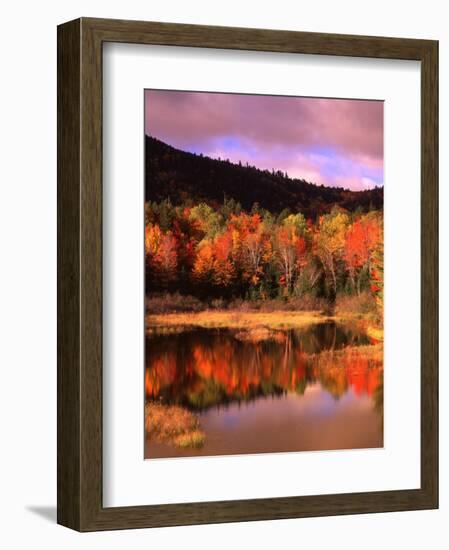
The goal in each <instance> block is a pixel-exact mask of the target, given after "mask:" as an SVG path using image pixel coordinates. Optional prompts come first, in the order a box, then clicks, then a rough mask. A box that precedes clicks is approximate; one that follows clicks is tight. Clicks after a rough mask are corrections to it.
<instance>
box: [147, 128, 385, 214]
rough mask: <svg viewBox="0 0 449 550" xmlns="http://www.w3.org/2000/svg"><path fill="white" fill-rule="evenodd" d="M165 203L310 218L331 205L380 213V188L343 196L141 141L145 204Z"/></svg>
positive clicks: (332, 189)
mask: <svg viewBox="0 0 449 550" xmlns="http://www.w3.org/2000/svg"><path fill="white" fill-rule="evenodd" d="M167 198H169V199H170V201H171V203H172V204H173V205H174V206H178V205H189V204H191V205H194V204H198V203H201V202H204V203H206V204H209V205H210V206H212V207H213V208H218V207H220V206H221V205H222V204H223V202H224V199H225V198H226V199H233V200H234V201H235V202H236V203H240V205H241V207H242V208H243V209H244V210H246V211H251V209H252V208H253V205H254V203H257V205H258V206H259V207H260V208H264V209H267V210H269V211H270V212H271V213H273V214H279V213H280V212H281V211H283V210H285V209H289V210H290V211H291V212H301V213H302V214H303V215H304V216H305V217H306V218H312V219H315V218H316V217H317V216H319V215H320V214H324V213H327V212H330V210H331V209H332V208H333V207H335V206H340V207H341V208H343V209H345V210H348V211H350V212H353V211H355V210H359V211H362V212H368V211H369V210H382V208H383V189H382V188H381V187H379V188H375V189H371V190H366V191H357V192H355V191H349V190H345V189H342V188H336V187H325V186H322V185H314V184H312V183H309V182H307V181H305V180H301V179H292V178H289V177H288V176H287V175H286V174H285V173H283V172H281V171H273V172H269V171H268V170H259V169H258V168H255V167H253V166H245V165H242V164H233V163H231V162H229V161H228V160H215V159H211V158H209V157H205V156H202V155H195V154H192V153H187V152H185V151H180V150H178V149H175V148H173V147H171V146H169V145H167V144H165V143H163V142H162V141H159V140H157V139H155V138H152V137H149V136H146V139H145V200H146V201H155V202H161V201H163V200H165V199H167Z"/></svg>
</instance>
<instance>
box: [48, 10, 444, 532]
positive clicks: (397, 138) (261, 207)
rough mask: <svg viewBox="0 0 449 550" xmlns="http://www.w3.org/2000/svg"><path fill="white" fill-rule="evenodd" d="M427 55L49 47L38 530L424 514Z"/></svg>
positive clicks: (373, 49)
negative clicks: (51, 158)
mask: <svg viewBox="0 0 449 550" xmlns="http://www.w3.org/2000/svg"><path fill="white" fill-rule="evenodd" d="M437 186H438V43H437V42H436V41H431V40H415V39H403V38H380V37H363V36H344V35H329V34H317V33H303V32H290V31H274V30H260V29H241V28H225V27H205V26H195V25H179V24H169V23H153V22H151V23H150V22H140V21H116V20H103V19H89V18H88V19H86V18H82V19H78V20H76V21H71V22H69V23H65V24H63V25H61V26H60V27H59V28H58V522H59V523H60V524H62V525H65V526H67V527H70V528H73V529H77V530H79V531H93V530H104V529H123V528H137V527H153V526H170V525H187V524H199V523H217V522H230V521H250V520H262V519H281V518H295V517H306V516H325V515H335V514H354V513H368V512H381V511H397V510H414V509H430V508H436V507H437V506H438V355H437V353H438V351H437V350H438V346H437V337H438V336H437V335H438V308H437V298H438V280H437V262H438V257H437V249H438V236H437V234H438V212H437Z"/></svg>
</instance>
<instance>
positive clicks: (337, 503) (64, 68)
mask: <svg viewBox="0 0 449 550" xmlns="http://www.w3.org/2000/svg"><path fill="white" fill-rule="evenodd" d="M104 42H127V43H135V44H157V45H174V46H190V47H201V48H222V49H235V50H253V51H254V50H259V51H266V52H290V53H303V54H316V55H335V56H354V57H366V58H386V59H401V60H418V61H420V62H421V155H422V156H421V216H422V218H421V220H422V221H421V224H422V225H421V255H422V256H421V257H422V262H421V488H420V489H411V490H392V491H380V492H367V493H347V494H327V495H316V496H297V497H282V498H263V499H253V500H241V501H238V500H236V501H219V502H195V503H189V504H164V505H152V506H130V507H116V508H105V507H103V502H102V483H103V482H102V353H103V350H102V299H103V298H102V44H103V43H104ZM57 114H58V386H57V387H58V472H57V473H58V515H57V518H58V523H60V524H62V525H65V526H67V527H70V528H72V529H76V530H79V531H95V530H106V529H128V528H137V527H160V526H172V525H187V524H202V523H219V522H232V521H252V520H272V519H281V518H299V517H311V516H327V515H337V514H358V513H368V512H392V511H399V510H422V509H430V508H436V507H437V506H438V366H437V365H438V212H437V201H438V42H436V41H430V40H415V39H402V38H379V37H364V36H344V35H336V34H335V35H334V34H318V33H304V32H290V31H277V30H259V29H243V28H226V27H208V26H196V25H181V24H169V23H150V22H141V21H121V20H106V19H90V18H81V19H77V20H75V21H71V22H68V23H65V24H62V25H60V26H59V27H58V113H57Z"/></svg>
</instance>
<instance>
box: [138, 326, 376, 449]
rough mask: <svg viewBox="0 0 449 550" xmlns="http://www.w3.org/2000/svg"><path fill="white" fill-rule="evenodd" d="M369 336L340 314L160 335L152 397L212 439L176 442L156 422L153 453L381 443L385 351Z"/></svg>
mask: <svg viewBox="0 0 449 550" xmlns="http://www.w3.org/2000/svg"><path fill="white" fill-rule="evenodd" d="M369 344H370V342H369V340H368V338H367V337H366V336H365V335H364V334H363V333H362V332H360V331H357V330H355V329H354V327H352V328H351V327H347V326H344V325H338V324H336V323H333V322H327V323H322V324H318V325H314V326H311V327H309V328H307V329H305V330H297V329H295V330H286V331H282V332H276V333H273V334H270V335H268V336H267V335H264V336H263V338H262V339H261V338H259V337H255V338H251V337H248V336H247V335H245V334H243V335H242V333H241V332H238V331H235V330H230V329H191V330H190V329H189V330H185V331H183V332H180V333H177V334H156V335H152V336H151V337H149V338H147V342H146V372H145V388H146V399H147V403H150V404H153V403H157V404H160V405H161V408H162V409H164V408H167V407H170V406H173V405H176V406H177V408H178V409H177V410H181V411H183V410H186V411H189V413H194V415H196V417H197V419H198V421H199V426H200V428H201V431H202V433H203V434H204V441H203V442H202V445H200V446H197V447H189V446H187V447H178V446H176V445H173V444H170V442H167V441H166V440H161V439H160V438H158V437H155V436H154V434H153V433H151V430H150V431H147V433H146V440H145V458H160V457H183V456H208V455H209V456H210V455H223V454H229V455H235V454H242V453H264V452H285V451H316V450H331V449H355V448H373V447H382V446H383V414H382V413H383V374H382V373H383V369H382V354H381V352H379V354H378V355H376V354H373V353H369V352H370V349H371V348H370V347H369ZM360 346H362V347H360ZM365 350H367V351H366V352H365Z"/></svg>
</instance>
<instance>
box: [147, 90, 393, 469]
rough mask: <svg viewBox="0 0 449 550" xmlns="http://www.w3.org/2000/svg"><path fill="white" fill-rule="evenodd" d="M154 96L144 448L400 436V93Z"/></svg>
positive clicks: (184, 450) (232, 449)
mask: <svg viewBox="0 0 449 550" xmlns="http://www.w3.org/2000/svg"><path fill="white" fill-rule="evenodd" d="M144 101H145V144H144V147H145V410H144V419H145V458H147V459H151V458H168V457H187V456H211V455H239V454H254V453H275V452H298V451H319V450H321V451H323V450H336V449H360V448H376V447H383V176H384V174H383V168H384V167H383V102H382V101H378V100H376V101H374V100H373V101H371V100H357V99H333V98H332V99H326V98H309V97H287V96H265V95H251V94H245V95H243V94H231V93H209V92H196V91H171V90H145V95H144Z"/></svg>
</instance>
